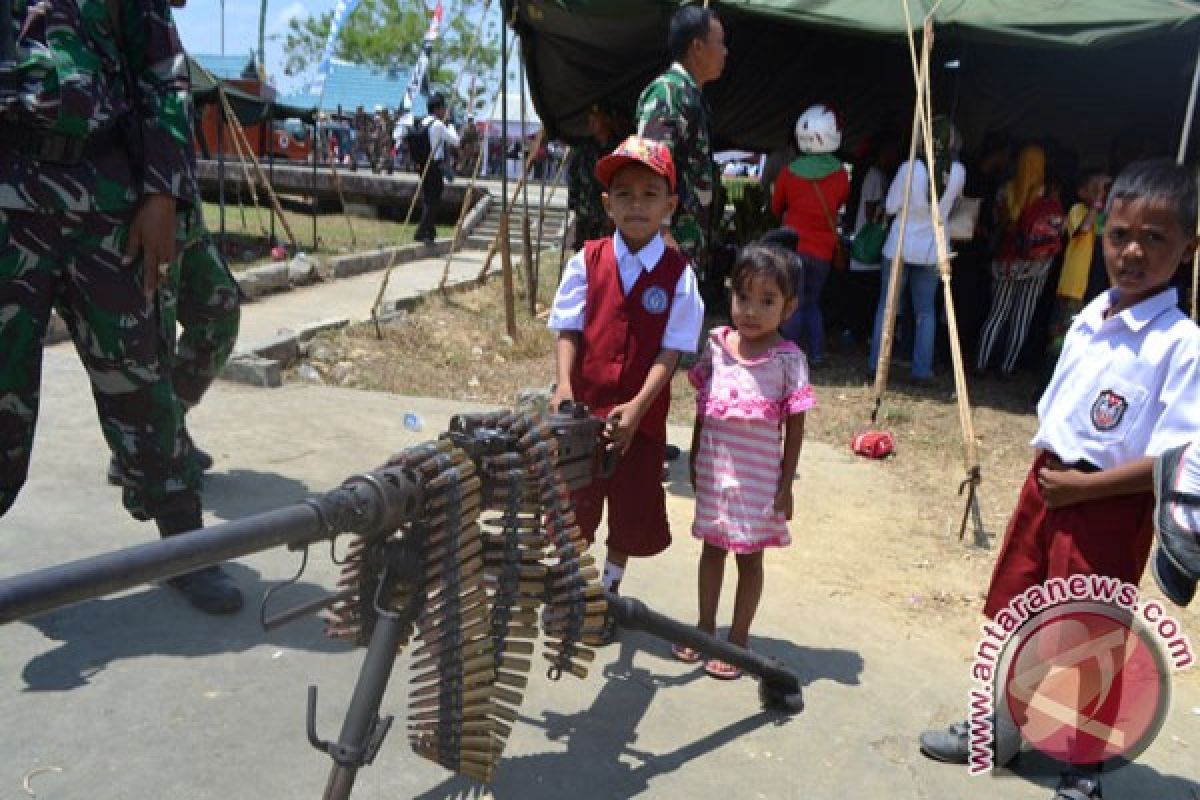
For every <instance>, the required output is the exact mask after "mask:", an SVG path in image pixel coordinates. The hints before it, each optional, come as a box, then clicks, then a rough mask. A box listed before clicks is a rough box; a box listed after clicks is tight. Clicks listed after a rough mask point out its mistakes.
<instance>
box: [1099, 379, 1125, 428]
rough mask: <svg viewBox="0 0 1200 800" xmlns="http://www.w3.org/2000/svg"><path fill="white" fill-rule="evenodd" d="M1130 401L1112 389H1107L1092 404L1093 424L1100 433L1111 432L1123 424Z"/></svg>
mask: <svg viewBox="0 0 1200 800" xmlns="http://www.w3.org/2000/svg"><path fill="white" fill-rule="evenodd" d="M1128 408H1129V401H1128V400H1126V399H1125V398H1124V397H1122V396H1121V395H1119V394H1117V393H1116V392H1114V391H1113V390H1112V389H1105V390H1104V391H1103V392H1101V393H1100V394H1099V395H1098V396H1097V397H1096V402H1094V403H1092V424H1093V425H1095V426H1096V430H1098V431H1111V430H1112V429H1114V428H1116V427H1117V426H1118V425H1120V424H1121V420H1122V419H1124V417H1125V411H1126V410H1127V409H1128Z"/></svg>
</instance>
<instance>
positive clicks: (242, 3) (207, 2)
mask: <svg viewBox="0 0 1200 800" xmlns="http://www.w3.org/2000/svg"><path fill="white" fill-rule="evenodd" d="M335 1H336V0H307V2H300V0H270V2H269V3H268V5H267V48H266V49H267V72H268V73H269V74H270V75H271V76H272V77H273V78H274V80H275V82H276V84H277V85H278V86H279V88H280V89H281V90H282V91H283V92H284V93H287V92H288V91H290V90H292V89H293V88H299V87H298V86H297V82H296V80H295V79H292V78H288V77H287V76H285V75H284V74H283V37H282V34H284V33H285V32H286V31H287V28H288V21H289V20H291V19H292V18H293V17H303V16H308V15H318V14H323V13H325V12H326V11H329V10H330V9H332V8H333V5H334V2H335ZM221 5H222V3H221V0H189V2H188V4H187V6H185V7H184V8H181V9H176V10H175V24H176V25H178V27H179V35H180V37H181V38H182V39H183V46H184V47H185V48H187V50H188V51H189V52H192V53H206V54H219V53H220V52H221ZM224 6H225V54H226V55H231V56H232V55H245V56H247V57H248V56H249V54H250V51H251V50H254V49H257V47H258V9H259V3H258V2H257V0H225V3H224ZM272 34H279V38H278V39H276V40H274V41H272V39H271V36H272Z"/></svg>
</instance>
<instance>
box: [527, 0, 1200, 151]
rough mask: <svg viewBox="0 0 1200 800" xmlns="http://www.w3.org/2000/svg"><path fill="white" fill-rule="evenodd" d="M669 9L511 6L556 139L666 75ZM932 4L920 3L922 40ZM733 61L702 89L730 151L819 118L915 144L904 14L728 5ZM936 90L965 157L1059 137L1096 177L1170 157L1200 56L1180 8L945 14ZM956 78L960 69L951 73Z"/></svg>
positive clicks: (1181, 4)
mask: <svg viewBox="0 0 1200 800" xmlns="http://www.w3.org/2000/svg"><path fill="white" fill-rule="evenodd" d="M679 4H680V3H677V2H672V1H671V0H658V1H657V2H645V1H644V0H640V1H635V0H542V1H541V2H531V1H530V0H505V6H506V8H507V9H508V13H511V12H512V10H513V6H514V5H515V6H516V7H517V8H516V10H517V14H516V29H517V31H518V32H519V33H520V34H521V44H522V51H523V56H524V58H525V59H526V64H527V68H528V76H529V83H530V87H531V91H532V94H533V100H534V103H535V106H536V107H537V110H538V113H539V115H540V116H541V117H542V119H543V120H544V121H545V123H546V125H547V128H548V131H549V133H550V134H551V135H552V136H557V137H561V138H565V139H567V140H577V139H579V138H582V137H585V136H587V119H586V116H587V109H588V107H589V106H590V105H591V104H592V103H594V102H596V101H597V100H601V99H606V100H609V101H612V102H615V103H616V104H617V105H618V107H623V108H625V109H626V110H627V111H628V112H629V113H630V114H632V111H633V105H634V102H635V101H636V98H637V96H638V94H639V92H640V91H641V89H642V88H643V87H644V86H645V85H646V83H647V82H649V81H650V80H651V79H652V78H653V77H654V76H655V75H657V74H658V73H659V72H661V71H662V69H663V68H665V66H666V65H667V56H666V52H665V50H666V46H665V41H666V28H667V22H668V20H669V19H670V15H671V13H672V12H673V11H674V9H675V7H676V6H677V5H679ZM931 5H932V0H913V2H912V4H911V8H912V13H913V15H914V24H919V23H920V19H921V17H922V16H923V15H924V13H925V11H926V9H927V8H929V7H930V6H931ZM713 7H714V8H715V9H716V10H717V12H718V13H719V14H720V16H721V19H722V21H723V23H724V25H725V28H726V33H727V38H728V41H729V61H728V63H727V65H726V69H725V73H724V75H723V76H722V77H721V79H720V80H718V81H716V82H714V83H713V84H711V85H710V86H708V87H706V90H705V92H706V95H707V96H708V98H709V100H710V104H711V106H712V109H713V117H714V128H715V134H716V138H717V144H718V146H719V147H737V148H741V149H747V150H757V151H769V150H772V149H775V148H777V147H779V146H781V145H782V144H783V143H785V142H786V141H787V139H788V137H789V135H790V130H791V126H792V124H793V123H794V121H795V119H796V116H797V115H798V114H799V113H800V112H801V111H803V110H804V108H806V107H807V106H808V105H810V104H812V103H814V102H823V103H827V104H831V105H832V106H833V107H834V108H836V109H837V110H838V111H839V113H840V114H841V115H842V117H843V119H844V122H845V126H846V132H847V137H846V138H847V141H848V142H849V143H851V144H852V143H853V142H854V141H855V140H856V139H858V138H860V137H861V136H863V135H865V134H868V133H870V132H871V131H874V130H876V129H878V128H880V127H884V128H890V129H893V130H900V131H907V130H908V126H909V123H910V121H911V114H912V102H913V82H912V69H911V66H910V63H911V62H910V58H909V53H908V47H907V43H906V38H905V36H904V30H905V26H904V14H903V6H902V5H901V3H900V2H899V0H726V1H725V2H718V3H713ZM934 18H935V21H936V33H935V36H936V38H935V52H934V64H935V71H934V74H933V79H932V85H933V91H934V104H935V107H936V109H937V110H938V111H949V112H951V113H953V115H954V117H955V119H956V121H957V122H958V123H959V125H960V127H961V128H962V129H963V131H964V134H965V135H966V137H967V139H968V143H971V142H973V141H976V142H977V141H978V140H979V138H980V137H982V136H983V134H984V133H985V132H986V131H988V130H993V129H999V128H1003V129H1005V130H1007V131H1009V132H1011V133H1012V134H1013V135H1014V136H1017V137H1028V138H1034V137H1043V136H1057V137H1058V138H1060V139H1066V140H1068V141H1069V142H1070V143H1071V145H1072V146H1073V147H1075V148H1077V149H1078V150H1079V151H1080V152H1081V154H1082V155H1083V157H1084V158H1085V159H1090V160H1093V161H1095V160H1096V159H1098V158H1100V157H1101V156H1102V155H1103V154H1105V153H1106V152H1107V149H1108V147H1109V143H1110V142H1111V141H1112V139H1113V138H1114V137H1117V136H1119V135H1120V134H1121V133H1122V132H1123V131H1125V129H1131V128H1136V129H1137V134H1138V135H1139V136H1140V137H1142V138H1143V139H1144V140H1145V141H1146V145H1145V147H1146V149H1148V150H1149V151H1152V152H1162V153H1170V154H1172V155H1173V154H1174V148H1175V146H1176V145H1177V138H1178V135H1179V130H1180V128H1181V123H1182V120H1183V116H1184V110H1185V106H1186V101H1187V96H1188V93H1189V89H1190V82H1191V71H1192V66H1193V63H1194V59H1195V54H1196V48H1197V44H1198V42H1200V4H1197V3H1194V2H1185V1H1184V0H1060V1H1059V2H1054V3H1045V2H1042V3H1039V2H1033V1H1032V0H944V2H942V4H941V5H940V6H939V7H938V9H937V11H936V12H935V16H934ZM953 62H958V64H959V65H960V66H959V68H957V69H947V68H946V65H947V64H950V63H953Z"/></svg>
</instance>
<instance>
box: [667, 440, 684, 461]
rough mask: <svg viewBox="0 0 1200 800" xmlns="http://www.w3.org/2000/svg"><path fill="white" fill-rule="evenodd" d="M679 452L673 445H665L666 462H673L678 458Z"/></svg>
mask: <svg viewBox="0 0 1200 800" xmlns="http://www.w3.org/2000/svg"><path fill="white" fill-rule="evenodd" d="M681 452H682V451H681V450H680V449H679V448H678V447H676V446H675V445H673V444H669V445H667V450H666V459H667V461H674V460H675V459H677V458H679V454H680V453H681Z"/></svg>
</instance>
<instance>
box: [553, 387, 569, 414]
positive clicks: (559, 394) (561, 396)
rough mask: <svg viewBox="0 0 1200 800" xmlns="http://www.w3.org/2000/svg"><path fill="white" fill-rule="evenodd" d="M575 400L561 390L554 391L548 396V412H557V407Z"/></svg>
mask: <svg viewBox="0 0 1200 800" xmlns="http://www.w3.org/2000/svg"><path fill="white" fill-rule="evenodd" d="M574 400H575V398H574V396H573V395H572V393H571V392H569V391H564V390H563V389H561V388H558V389H555V390H554V394H553V395H551V396H550V411H551V413H553V412H555V411H558V407H559V406H561V405H562V404H563V403H564V402H566V401H571V402H574Z"/></svg>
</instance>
